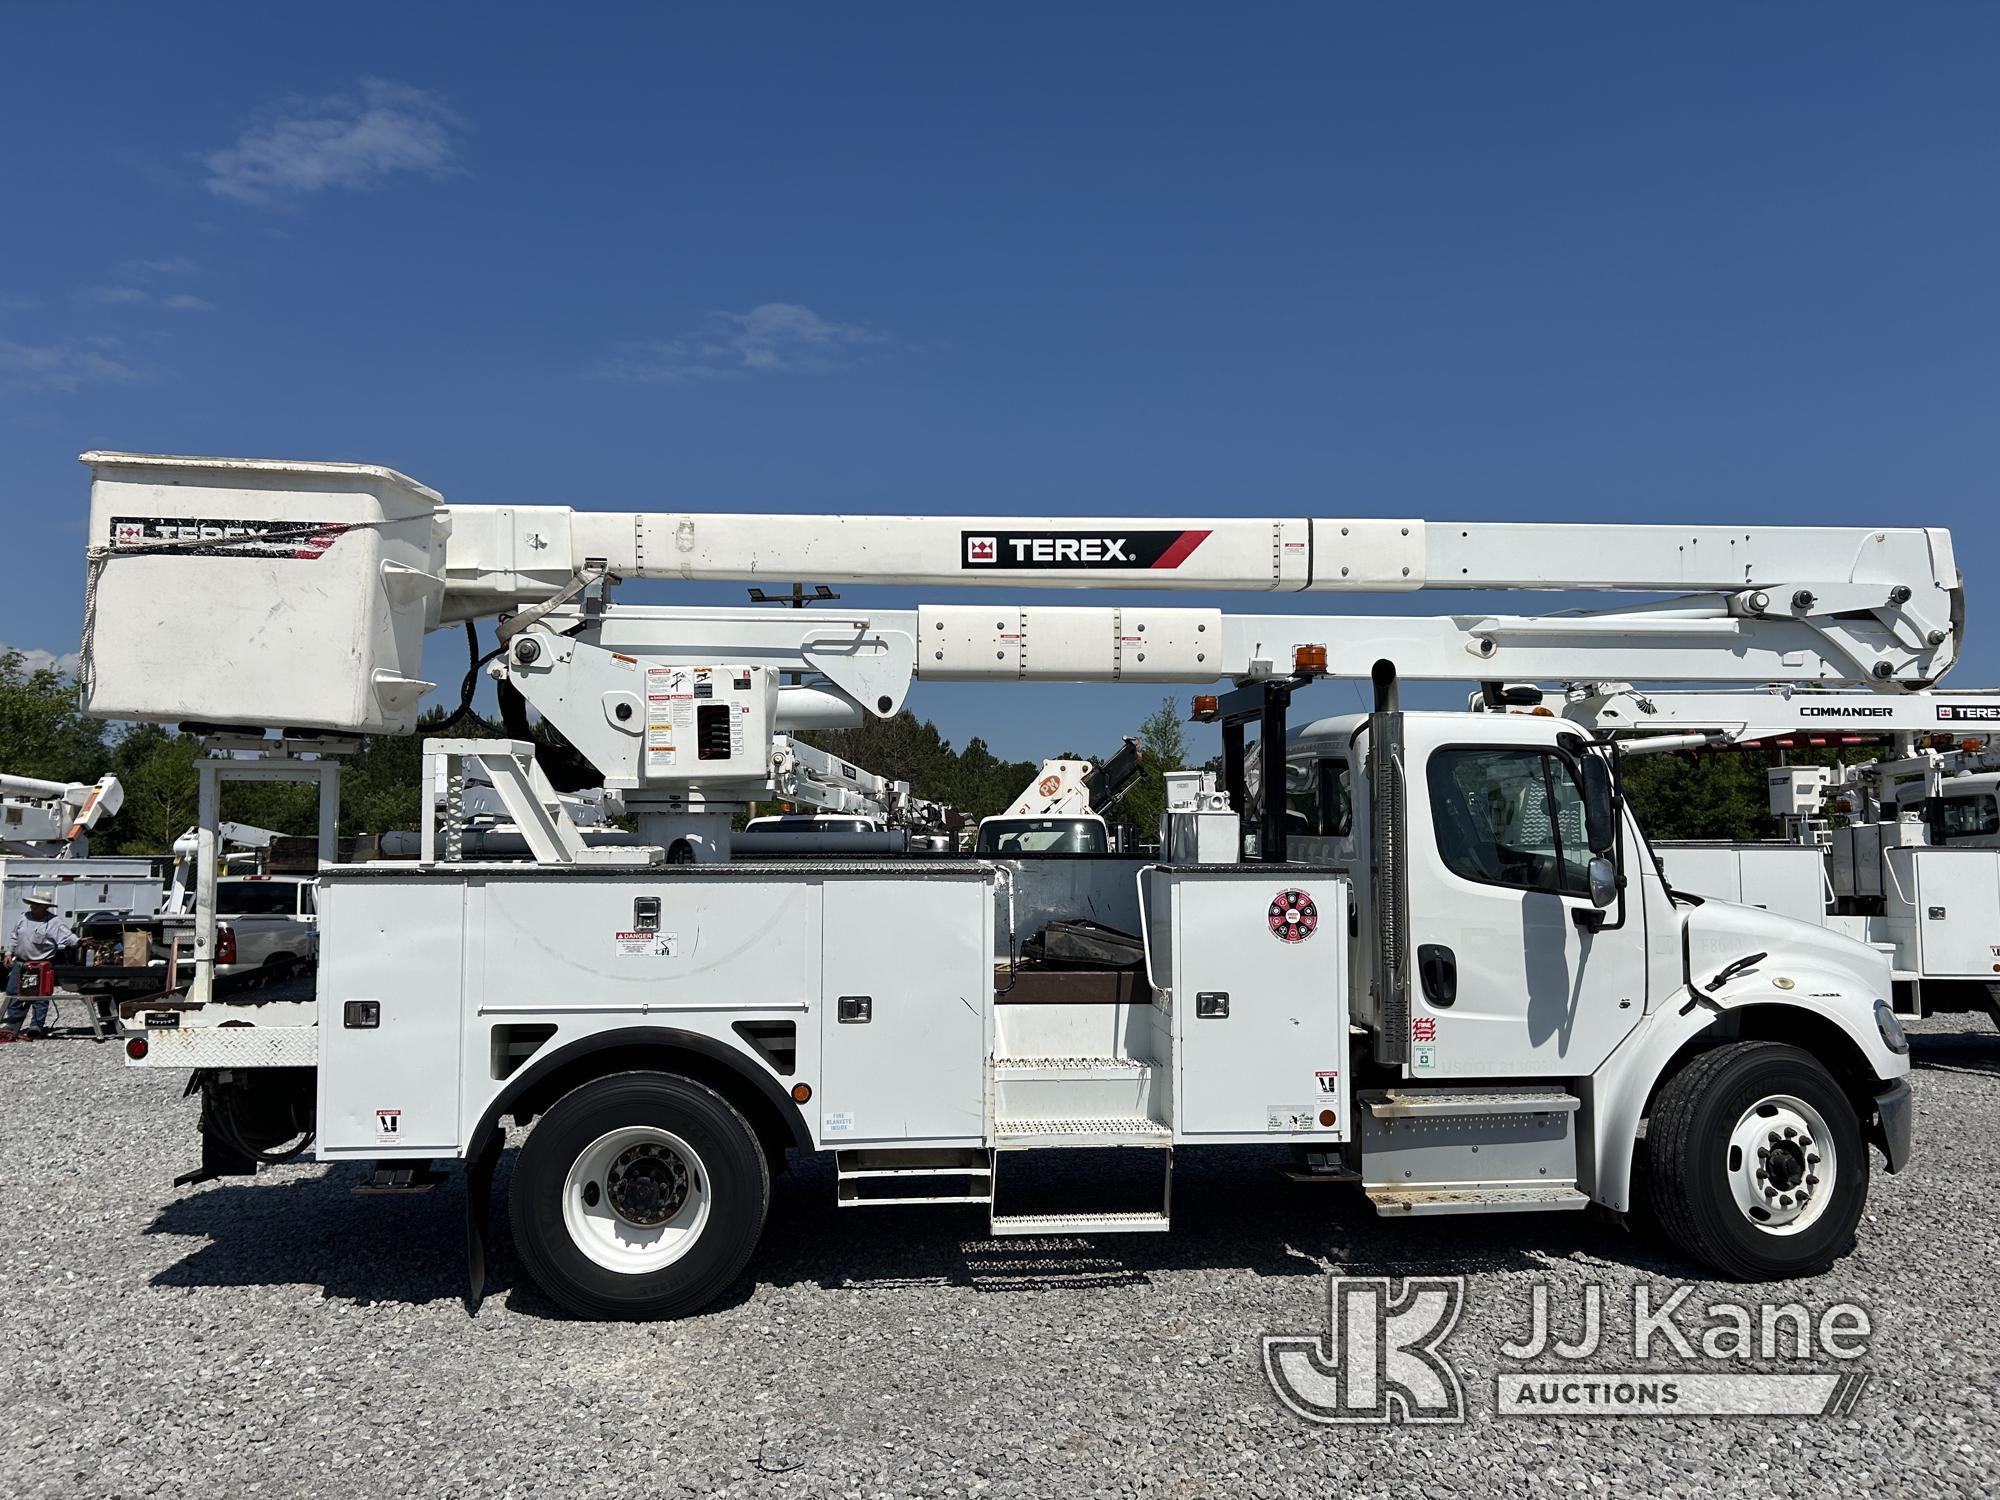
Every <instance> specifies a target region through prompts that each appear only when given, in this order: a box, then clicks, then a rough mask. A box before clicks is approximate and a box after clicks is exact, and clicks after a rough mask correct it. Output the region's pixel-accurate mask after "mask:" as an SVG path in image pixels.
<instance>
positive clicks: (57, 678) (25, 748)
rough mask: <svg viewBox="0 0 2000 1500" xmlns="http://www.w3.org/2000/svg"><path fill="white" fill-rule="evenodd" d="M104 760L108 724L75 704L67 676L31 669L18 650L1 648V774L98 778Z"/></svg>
mask: <svg viewBox="0 0 2000 1500" xmlns="http://www.w3.org/2000/svg"><path fill="white" fill-rule="evenodd" d="M106 759H107V756H106V753H105V748H104V726H103V725H102V724H100V723H99V722H98V721H97V720H95V719H91V718H86V717H85V716H84V714H83V711H82V710H81V709H80V708H78V707H77V703H76V685H75V683H74V682H73V681H71V679H70V677H69V674H68V673H66V672H63V671H60V670H59V669H57V668H55V667H52V666H50V667H36V668H34V669H33V670H30V669H29V667H28V665H27V661H26V659H25V658H24V657H23V656H22V655H21V653H20V652H18V651H0V772H5V773H6V774H8V775H10V776H33V777H37V778H40V779H42V780H45V781H95V780H97V778H98V777H100V776H102V775H103V774H104V769H105V762H106Z"/></svg>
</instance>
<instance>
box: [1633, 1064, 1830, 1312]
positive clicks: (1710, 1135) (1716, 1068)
mask: <svg viewBox="0 0 2000 1500" xmlns="http://www.w3.org/2000/svg"><path fill="white" fill-rule="evenodd" d="M1646 1148H1647V1167H1648V1176H1649V1178H1650V1180H1651V1184H1652V1191H1653V1198H1654V1204H1655V1207H1656V1209H1657V1211H1658V1214H1659V1219H1660V1223H1661V1226H1662V1227H1663V1228H1664V1229H1665V1230H1666V1231H1667V1234H1668V1236H1669V1237H1670V1238H1671V1239H1672V1240H1673V1241H1674V1242H1675V1243H1676V1244H1677V1245H1679V1246H1680V1248H1681V1249H1682V1250H1684V1251H1686V1252H1687V1253H1688V1254H1689V1255H1691V1256H1693V1257H1694V1258H1695V1259H1696V1260H1699V1261H1701V1262H1703V1263H1704V1264H1705V1265H1708V1266H1711V1267H1713V1268H1714V1269H1715V1270H1717V1271H1719V1272H1721V1273H1722V1274H1723V1275H1725V1276H1728V1277H1731V1278H1733V1279H1735V1280H1738V1281H1777V1280H1784V1279H1786V1278H1789V1277H1794V1276H1813V1275H1817V1274H1818V1273H1819V1272H1821V1271H1824V1270H1825V1269H1826V1268H1827V1267H1828V1266H1830V1265H1832V1264H1833V1263H1834V1261H1836V1260H1837V1259H1839V1258H1840V1256H1842V1255H1843V1254H1845V1253H1846V1251H1847V1248H1848V1246H1849V1245H1850V1244H1851V1243H1852V1242H1853V1239H1854V1226H1855V1225H1856V1224H1857V1223H1859V1222H1860V1220H1861V1210H1862V1206H1863V1205H1864V1204H1865V1203H1866V1201H1867V1198H1868V1153H1867V1148H1866V1147H1865V1146H1864V1145H1863V1144H1862V1140H1861V1122H1860V1119H1859V1117H1858V1116H1857V1114H1856V1112H1855V1108H1854V1105H1853V1104H1852V1103H1851V1102H1850V1101H1849V1099H1848V1098H1847V1095H1846V1094H1845V1093H1843V1092H1842V1091H1841V1088H1840V1085H1839V1084H1838V1083H1836V1082H1835V1081H1834V1079H1833V1076H1832V1075H1831V1074H1830V1073H1828V1072H1827V1070H1826V1069H1825V1067H1824V1066H1822V1065H1821V1064H1820V1062H1819V1061H1818V1060H1817V1059H1816V1058H1814V1057H1813V1056H1812V1055H1811V1054H1810V1053H1806V1052H1802V1051H1800V1050H1799V1049H1798V1048H1797V1047H1788V1046H1785V1045H1783V1044H1781V1043H1777V1042H1738V1043H1736V1044H1734V1045H1732V1046H1727V1047H1718V1048H1716V1049H1715V1050H1714V1051H1712V1052H1703V1053H1701V1054H1699V1055H1698V1056H1696V1057H1695V1058H1693V1059H1692V1060H1691V1061H1689V1062H1688V1063H1687V1064H1686V1065H1685V1066H1684V1067H1682V1069H1681V1070H1680V1071H1679V1072H1678V1073H1676V1074H1674V1076H1673V1077H1671V1078H1669V1079H1668V1080H1667V1082H1666V1084H1665V1085H1664V1086H1663V1087H1662V1088H1661V1090H1660V1093H1659V1097H1658V1098H1657V1099H1655V1100H1654V1103H1653V1113H1652V1117H1651V1122H1650V1124H1649V1125H1648V1127H1647V1133H1646Z"/></svg>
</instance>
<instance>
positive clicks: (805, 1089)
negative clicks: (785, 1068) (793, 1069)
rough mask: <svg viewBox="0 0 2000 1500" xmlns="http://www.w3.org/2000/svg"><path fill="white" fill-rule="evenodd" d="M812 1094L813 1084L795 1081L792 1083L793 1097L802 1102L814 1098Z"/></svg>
mask: <svg viewBox="0 0 2000 1500" xmlns="http://www.w3.org/2000/svg"><path fill="white" fill-rule="evenodd" d="M812 1096H813V1086H812V1085H811V1084H809V1083H795V1084H793V1085H792V1098H793V1099H795V1100H797V1101H798V1102H799V1103H800V1104H804V1103H805V1102H806V1100H808V1099H810V1098H812Z"/></svg>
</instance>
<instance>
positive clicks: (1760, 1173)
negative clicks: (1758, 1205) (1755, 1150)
mask: <svg viewBox="0 0 2000 1500" xmlns="http://www.w3.org/2000/svg"><path fill="white" fill-rule="evenodd" d="M1757 1180H1758V1181H1759V1182H1762V1181H1763V1180H1764V1169H1763V1168H1762V1167H1759V1168H1758V1169H1757Z"/></svg>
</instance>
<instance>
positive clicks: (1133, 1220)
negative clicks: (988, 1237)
mask: <svg viewBox="0 0 2000 1500" xmlns="http://www.w3.org/2000/svg"><path fill="white" fill-rule="evenodd" d="M1170 1227H1171V1225H1170V1224H1169V1223H1168V1220H1167V1216H1166V1215H1165V1214H1163V1213H1155V1212H1153V1211H1151V1210H1150V1209H1144V1210H1139V1211H1137V1212H1131V1213H1124V1212H1118V1213H1082V1214H996V1215H995V1216H994V1218H993V1233H995V1234H996V1235H1020V1234H1164V1233H1166V1231H1167V1230H1168V1229H1169V1228H1170Z"/></svg>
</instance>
